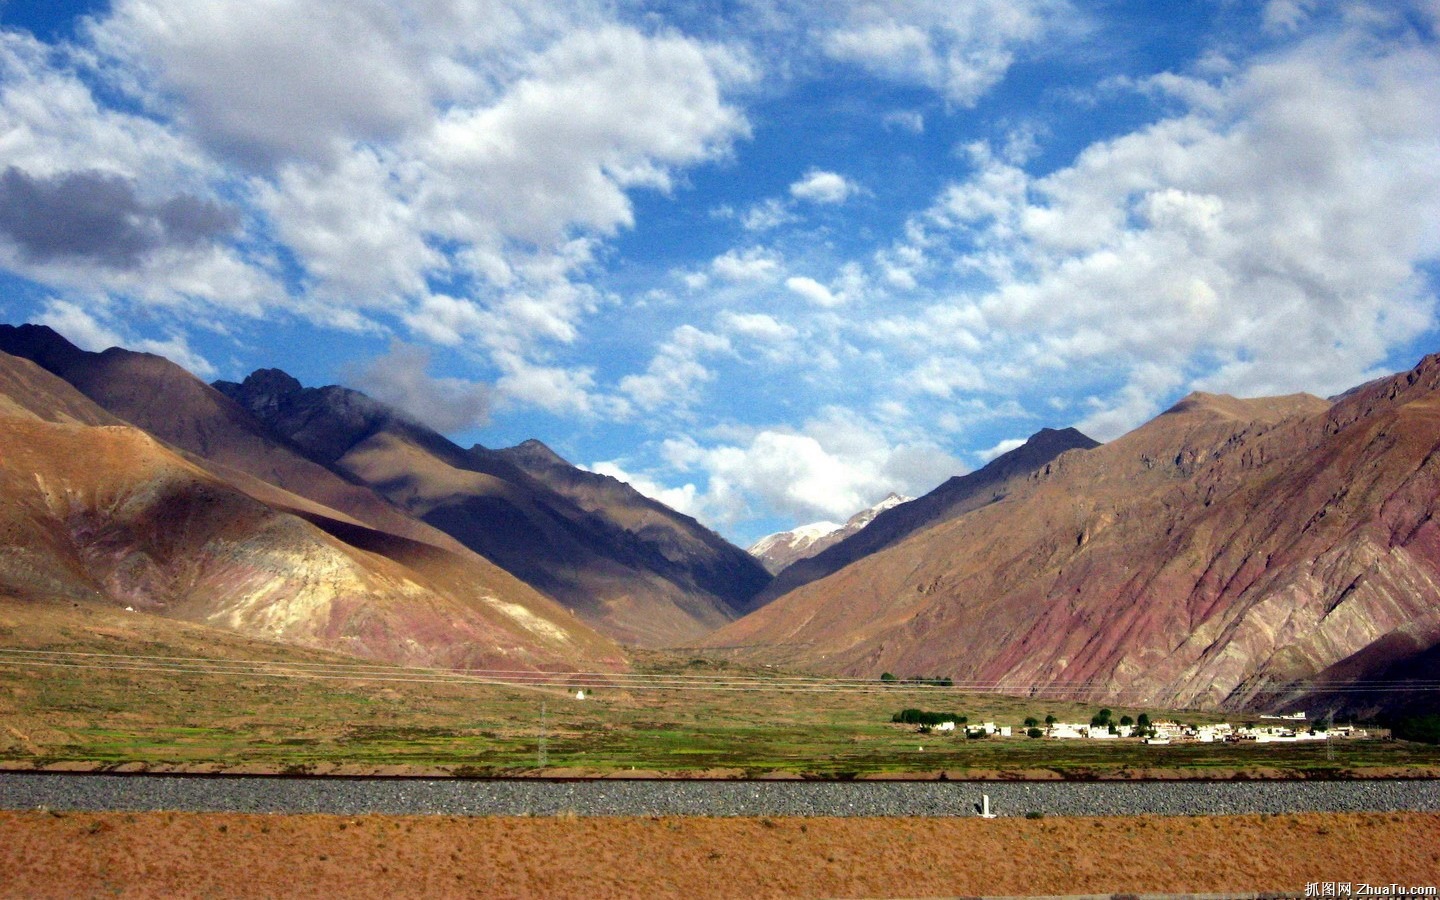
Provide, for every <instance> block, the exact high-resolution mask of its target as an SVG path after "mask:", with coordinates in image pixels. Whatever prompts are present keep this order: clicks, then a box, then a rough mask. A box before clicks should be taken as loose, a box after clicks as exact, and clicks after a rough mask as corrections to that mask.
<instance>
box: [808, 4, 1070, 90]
mask: <svg viewBox="0 0 1440 900" xmlns="http://www.w3.org/2000/svg"><path fill="white" fill-rule="evenodd" d="M849 10H850V11H849V14H848V16H847V17H846V20H845V21H843V22H842V23H840V24H838V25H836V26H835V27H834V28H832V29H831V30H830V31H828V33H826V34H825V36H824V38H823V45H824V48H825V52H826V53H828V54H829V55H830V56H832V57H834V58H835V59H838V60H842V61H845V62H850V63H854V64H856V65H859V66H862V67H864V68H865V69H868V70H869V71H871V72H873V73H875V74H877V75H880V76H882V77H886V78H890V79H893V80H895V81H899V82H902V83H907V84H918V85H923V86H925V87H929V88H932V89H934V90H936V91H938V92H940V93H941V94H942V95H943V96H945V98H946V99H947V100H949V101H950V102H952V103H955V104H958V105H960V106H973V105H974V104H975V102H976V101H977V100H979V98H980V97H981V96H982V95H983V94H984V93H985V92H986V91H988V90H990V89H991V88H992V87H994V86H995V84H997V83H998V82H999V81H1000V79H1001V78H1002V77H1004V75H1005V73H1006V72H1007V71H1008V70H1009V68H1010V66H1011V65H1012V64H1013V63H1014V61H1015V53H1016V51H1017V50H1018V49H1019V48H1022V47H1025V46H1029V45H1032V44H1034V43H1035V42H1037V41H1039V40H1040V39H1041V38H1043V37H1044V36H1046V35H1047V34H1051V33H1053V32H1054V31H1056V30H1058V29H1061V28H1063V27H1065V23H1066V22H1067V20H1068V19H1069V18H1070V17H1071V16H1072V15H1073V14H1072V13H1071V12H1070V7H1069V4H1068V3H1065V2H1063V0H1023V2H1016V0H971V2H966V3H951V2H945V0H901V2H888V3H878V2H877V3H865V2H862V3H856V4H854V5H853V6H851V7H850V8H849Z"/></svg>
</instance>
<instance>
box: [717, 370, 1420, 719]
mask: <svg viewBox="0 0 1440 900" xmlns="http://www.w3.org/2000/svg"><path fill="white" fill-rule="evenodd" d="M1437 451H1440V357H1434V356H1432V357H1427V358H1426V359H1425V360H1423V361H1422V362H1421V363H1420V364H1419V365H1418V366H1416V368H1415V369H1414V370H1412V371H1410V372H1406V373H1402V374H1400V375H1397V376H1394V377H1392V378H1387V379H1382V380H1380V381H1378V382H1373V383H1371V384H1368V385H1366V386H1363V387H1362V388H1360V389H1357V390H1356V391H1353V392H1351V393H1349V394H1347V395H1345V396H1343V397H1341V398H1339V399H1338V400H1337V401H1336V402H1335V403H1334V404H1331V403H1329V402H1327V401H1324V400H1320V399H1319V398H1315V397H1311V396H1306V395H1297V396H1292V397H1280V398H1269V399H1264V400H1236V399H1234V398H1231V397H1223V396H1213V395H1205V394H1194V395H1191V396H1189V397H1187V398H1185V399H1184V400H1183V401H1181V402H1180V403H1178V404H1177V405H1176V406H1175V407H1173V408H1172V409H1171V410H1169V411H1167V412H1166V413H1165V414H1163V415H1161V416H1159V417H1157V418H1156V419H1154V420H1152V421H1151V422H1149V423H1147V424H1146V425H1144V426H1142V427H1140V428H1138V429H1136V430H1135V431H1133V432H1131V433H1129V434H1127V435H1125V436H1124V437H1122V438H1120V439H1118V440H1116V441H1114V442H1112V443H1110V444H1107V445H1105V446H1103V447H1099V448H1096V449H1093V450H1088V451H1086V452H1083V453H1066V454H1063V455H1061V456H1059V457H1057V458H1056V459H1054V461H1053V462H1051V463H1050V464H1048V465H1046V466H1044V467H1043V468H1042V469H1041V470H1039V471H1037V472H1035V473H1033V474H1032V475H1030V476H1029V477H1026V478H1024V479H1022V480H1020V481H1019V482H1012V483H1011V485H1010V487H1009V488H1008V490H1007V493H1006V495H1005V496H1004V497H1001V498H997V499H994V501H993V502H990V503H988V504H986V505H983V506H980V507H978V508H975V509H971V510H970V511H968V512H965V513H963V514H961V515H959V516H957V517H954V518H951V519H949V520H947V521H943V522H941V523H940V524H938V525H934V526H932V527H930V528H927V529H924V530H921V531H918V532H915V533H913V534H911V535H910V536H909V537H908V538H906V539H904V540H901V541H899V542H897V543H895V544H893V545H891V546H888V547H886V548H884V549H882V550H880V551H879V552H876V553H874V554H872V555H870V556H867V557H865V558H863V559H860V560H858V561H857V562H855V563H854V564H852V565H849V566H847V567H844V568H840V569H838V570H837V571H835V572H833V574H830V575H829V576H828V577H825V578H823V579H822V580H819V581H815V582H813V583H810V584H806V585H804V586H802V587H800V588H798V589H796V590H794V591H792V592H790V593H788V594H787V595H785V596H783V597H781V598H780V599H779V600H777V601H775V602H774V603H771V604H770V605H768V606H766V607H764V608H763V609H760V610H759V611H757V612H755V613H753V614H751V615H750V616H748V617H746V618H745V619H742V620H740V621H739V622H736V623H734V624H732V625H730V626H728V627H727V628H725V629H723V630H721V631H720V632H718V633H717V634H715V635H712V636H711V637H710V638H709V639H708V643H709V644H711V645H713V646H727V647H732V648H748V649H746V650H744V652H749V653H752V654H757V655H763V656H765V658H767V659H771V660H776V659H783V660H784V661H786V662H788V663H791V664H796V665H805V666H809V667H813V668H816V669H820V670H824V671H831V672H837V673H845V674H849V675H862V676H878V675H879V674H880V673H881V672H882V671H887V670H888V671H891V672H895V673H896V674H903V675H909V674H912V673H918V674H935V673H939V674H944V675H948V676H951V677H953V678H955V679H956V680H957V682H963V681H970V682H976V683H980V684H984V685H992V686H997V687H999V688H1001V689H1004V690H1006V691H1007V692H1011V693H1029V692H1037V693H1040V694H1042V695H1043V694H1044V693H1045V692H1047V691H1049V692H1063V693H1066V694H1067V695H1079V696H1083V697H1086V698H1089V699H1094V700H1113V701H1116V702H1119V701H1122V700H1123V701H1125V702H1132V703H1144V704H1154V705H1157V706H1206V707H1217V706H1218V707H1246V706H1262V707H1263V706H1270V707H1281V706H1287V705H1295V704H1302V703H1305V702H1307V701H1306V699H1305V698H1306V697H1309V698H1311V699H1310V700H1309V701H1308V702H1309V703H1310V704H1311V705H1312V706H1316V705H1317V704H1323V705H1326V708H1327V709H1328V708H1344V707H1346V706H1350V707H1352V708H1354V709H1357V710H1358V711H1362V712H1363V711H1366V709H1365V707H1366V705H1367V704H1368V707H1369V709H1370V710H1371V711H1373V709H1375V708H1380V707H1386V706H1393V705H1395V704H1396V703H1398V702H1401V700H1402V699H1403V698H1400V697H1399V696H1397V695H1396V694H1395V693H1385V692H1381V693H1379V694H1374V693H1372V695H1370V696H1369V698H1368V699H1366V700H1364V701H1361V700H1357V699H1355V698H1356V697H1359V696H1360V695H1355V694H1351V693H1349V692H1348V690H1333V689H1329V690H1328V693H1327V691H1324V690H1320V689H1318V688H1316V687H1315V686H1314V685H1313V683H1314V682H1315V681H1317V680H1318V681H1329V680H1331V679H1340V680H1344V681H1347V682H1348V681H1353V680H1356V679H1361V680H1364V679H1373V678H1375V677H1377V676H1379V675H1383V674H1385V673H1387V672H1389V673H1397V672H1400V673H1408V675H1409V677H1417V676H1416V673H1427V672H1428V673H1429V675H1428V677H1431V678H1433V677H1435V671H1436V669H1435V660H1436V658H1437V653H1436V650H1435V648H1436V646H1437V643H1440V525H1437V524H1436V521H1435V516H1436V512H1437V507H1440V453H1437ZM903 508H904V507H901V509H903ZM877 524H878V520H877ZM873 527H874V526H872V528H873ZM868 531H869V529H867V532H868ZM865 533H866V532H861V534H862V535H863V534H865ZM761 648H763V649H761ZM1316 708H1318V707H1316Z"/></svg>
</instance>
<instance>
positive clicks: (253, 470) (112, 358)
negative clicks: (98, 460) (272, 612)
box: [0, 325, 463, 550]
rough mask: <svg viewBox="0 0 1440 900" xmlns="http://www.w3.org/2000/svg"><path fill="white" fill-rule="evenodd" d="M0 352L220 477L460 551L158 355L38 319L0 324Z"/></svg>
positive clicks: (446, 537) (440, 534) (438, 533)
mask: <svg viewBox="0 0 1440 900" xmlns="http://www.w3.org/2000/svg"><path fill="white" fill-rule="evenodd" d="M0 352H5V353H9V354H11V355H14V356H18V357H22V358H25V359H29V360H31V361H33V362H35V363H37V364H38V365H40V366H41V367H42V368H44V369H46V370H47V371H49V372H51V373H53V374H55V375H57V376H59V377H60V378H62V379H64V380H65V381H67V382H69V384H70V385H71V386H73V387H74V388H75V389H77V390H79V391H80V393H82V394H84V395H85V396H86V397H87V398H89V399H90V400H92V401H94V403H95V404H97V405H99V406H100V407H102V408H103V409H105V410H106V411H107V412H109V413H111V414H112V415H114V416H116V417H118V418H119V419H120V420H123V421H125V422H128V423H130V424H132V425H136V426H138V427H140V428H143V429H144V430H145V431H147V432H149V433H150V434H152V435H154V436H155V437H157V438H159V439H160V440H162V441H164V442H165V443H167V444H169V445H171V446H172V447H176V448H179V449H181V450H185V451H188V452H190V453H193V454H195V455H196V456H198V457H200V458H202V459H204V460H205V461H206V462H207V463H208V464H209V465H210V467H211V468H212V469H214V470H216V471H218V472H220V473H221V474H222V477H229V478H232V479H233V478H234V477H235V476H236V474H237V473H244V474H247V475H250V476H253V477H254V478H256V479H259V480H260V481H262V482H265V483H268V484H272V485H275V486H277V487H280V488H283V489H285V490H286V491H289V492H291V493H293V494H296V495H299V496H301V497H304V498H307V499H309V500H312V501H314V502H316V503H319V504H321V505H322V506H325V507H328V508H329V509H332V510H336V511H338V512H342V513H344V514H345V517H347V518H349V519H351V520H352V521H358V522H360V523H363V524H365V525H368V526H370V527H373V528H376V529H378V530H381V531H386V532H389V533H391V534H396V535H400V536H403V537H408V538H411V539H413V540H418V541H424V542H426V543H430V544H434V545H436V546H438V547H444V548H446V549H450V550H461V549H463V547H462V545H461V544H460V543H459V542H458V541H456V540H455V539H454V538H452V537H450V536H449V535H447V534H445V533H444V532H442V531H440V530H439V529H437V528H434V527H431V526H429V525H426V524H425V523H424V522H421V521H419V520H417V519H415V518H414V517H412V516H410V515H408V514H406V513H405V512H403V511H402V510H400V509H399V508H398V507H396V506H395V505H394V504H392V503H390V502H389V501H387V500H385V499H384V498H382V497H380V496H379V495H377V494H376V493H375V492H374V491H371V490H370V489H368V488H366V487H364V486H361V485H358V484H355V483H353V481H351V480H347V479H345V478H343V477H341V476H339V475H337V474H336V473H334V472H332V471H330V470H329V469H327V468H325V467H324V466H322V465H319V464H318V463H316V462H313V461H312V460H310V459H307V458H306V457H305V456H304V455H303V454H302V453H301V452H300V451H299V450H298V449H297V448H295V447H294V446H293V445H290V444H289V443H288V442H286V441H285V440H284V439H283V438H282V437H280V436H279V435H277V434H275V433H274V432H272V431H271V430H270V429H269V428H268V427H266V426H265V425H264V423H262V422H260V421H259V420H257V419H256V418H255V417H254V416H253V415H251V414H250V412H249V411H247V410H245V409H243V408H241V407H240V406H239V405H237V404H236V403H235V402H234V401H232V400H230V399H229V398H228V397H225V396H224V395H223V394H221V393H220V392H219V391H217V390H215V389H214V388H212V387H210V386H209V385H207V384H205V383H204V382H203V381H201V380H200V379H198V378H196V377H195V376H194V375H191V374H190V373H189V372H187V371H186V370H184V369H182V368H181V367H180V366H177V365H175V364H174V363H172V362H170V361H169V360H167V359H165V358H163V357H160V356H155V355H153V354H149V353H135V352H133V351H130V350H123V349H121V348H119V347H112V348H110V349H109V350H106V351H105V352H103V353H90V352H87V351H85V350H81V349H80V348H79V347H76V346H75V345H74V344H72V343H70V342H69V341H68V340H66V339H65V338H64V337H62V336H61V335H59V334H57V333H56V332H55V331H53V330H51V329H50V328H47V327H45V326H43V325H21V326H19V327H15V326H11V325H0Z"/></svg>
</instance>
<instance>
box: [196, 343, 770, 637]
mask: <svg viewBox="0 0 1440 900" xmlns="http://www.w3.org/2000/svg"><path fill="white" fill-rule="evenodd" d="M216 387H217V388H218V389H219V390H220V391H222V392H224V393H225V394H226V395H227V396H229V397H231V398H232V399H234V400H235V401H237V402H238V403H240V404H241V405H243V406H244V407H245V408H246V409H247V410H249V411H250V412H252V413H254V415H255V416H257V417H258V418H260V419H261V420H262V421H264V422H265V423H266V425H267V426H268V427H269V428H271V429H272V430H274V431H276V432H277V433H279V434H281V435H283V436H284V437H285V438H286V440H288V441H290V442H291V443H292V444H293V445H294V446H296V447H298V448H300V449H301V451H302V452H304V453H305V454H306V455H307V456H308V457H309V458H310V459H311V460H313V461H315V462H317V463H319V464H321V465H324V466H327V467H329V468H331V469H332V470H334V471H336V472H338V473H341V474H343V475H344V476H345V477H347V478H352V479H354V480H356V481H358V482H360V483H363V484H366V485H370V486H372V487H373V488H374V489H375V490H377V491H378V492H380V493H381V494H383V495H384V496H386V497H387V498H389V499H390V500H391V501H393V502H394V503H396V504H397V505H399V506H400V507H402V508H403V509H405V510H407V511H408V512H409V513H411V514H412V515H414V516H416V517H417V518H420V519H422V520H423V521H425V522H426V523H428V524H430V525H432V526H434V527H436V528H439V529H441V530H442V531H445V532H446V533H448V534H450V535H451V536H453V537H454V538H455V539H457V540H459V541H460V542H461V543H463V544H464V545H465V546H467V547H469V548H471V549H473V550H475V551H476V552H478V553H480V554H482V555H483V556H485V557H486V558H487V559H490V560H492V561H493V562H495V563H496V564H498V565H500V566H501V567H503V568H504V569H506V570H507V571H509V572H511V573H513V574H514V575H516V576H517V577H519V578H521V579H523V580H524V581H526V582H527V583H529V584H531V585H532V586H534V587H535V588H536V589H538V590H540V591H542V592H544V593H546V594H548V595H549V596H551V597H554V598H555V599H557V600H558V601H560V602H561V603H563V604H565V605H566V606H568V607H570V608H571V609H573V610H574V611H575V612H576V614H578V615H579V616H581V617H582V618H584V619H585V620H587V621H589V622H590V623H592V624H593V625H595V626H596V627H597V628H599V629H600V630H601V631H603V632H605V633H606V634H610V635H612V636H614V637H616V638H617V639H619V640H622V641H625V642H628V643H635V644H644V645H660V644H667V643H674V642H679V641H687V640H691V639H694V638H696V637H698V636H699V635H701V634H703V633H705V632H707V631H710V630H712V629H714V628H716V627H719V626H720V625H723V624H724V623H725V622H727V621H729V620H731V619H732V618H734V616H735V615H736V611H737V608H738V606H739V604H740V602H741V601H742V599H743V598H744V597H747V596H749V595H750V594H752V593H754V591H756V590H758V589H759V588H760V587H762V586H763V585H764V584H765V582H766V581H767V580H768V575H766V573H765V572H764V571H763V570H762V569H760V567H759V566H758V564H755V563H754V562H753V561H751V560H749V559H748V558H744V553H743V551H741V550H739V549H738V548H734V547H731V546H730V545H728V544H726V543H724V542H723V541H721V540H720V539H719V538H716V537H715V536H714V535H710V534H709V533H708V532H705V531H704V530H703V529H701V528H700V527H699V526H698V525H697V524H695V523H694V522H691V521H689V520H685V519H684V518H683V517H681V516H678V515H677V514H676V513H674V512H672V511H670V510H667V509H665V508H664V507H661V506H660V505H659V504H654V503H652V502H650V501H646V500H645V499H644V498H643V497H640V495H639V494H637V493H635V492H634V491H632V490H631V489H629V488H628V487H625V486H623V485H620V484H619V483H618V482H615V483H610V482H608V481H606V480H603V479H602V477H601V476H589V474H588V473H581V472H579V470H576V469H574V467H572V466H570V465H569V464H568V463H565V462H564V461H563V460H561V459H560V458H559V457H553V454H549V456H551V457H553V458H546V457H547V454H548V451H545V452H540V451H539V450H538V449H537V448H536V447H534V446H530V447H526V445H522V446H521V448H515V449H513V450H512V451H493V450H487V449H486V448H483V447H475V448H472V449H470V450H465V449H463V448H461V447H459V446H458V445H456V444H454V443H452V442H451V441H449V440H448V439H446V438H445V437H443V436H441V435H439V434H436V433H435V432H433V431H431V430H430V429H428V428H425V427H424V426H422V425H419V424H417V423H415V422H413V421H411V420H409V419H407V418H405V417H404V416H403V414H401V413H399V412H397V411H395V410H392V409H390V408H388V407H386V406H384V405H383V404H380V403H378V402H376V401H374V400H372V399H371V398H369V397H367V396H365V395H364V394H361V393H359V392H357V391H353V390H349V389H347V388H342V387H337V386H329V387H323V388H306V387H302V386H301V385H300V383H299V382H298V381H296V380H295V379H294V378H292V377H291V376H289V375H287V374H285V373H284V372H280V371H278V370H274V369H262V370H260V371H257V372H255V373H253V374H252V375H251V376H250V377H248V378H247V379H246V380H245V382H244V383H243V384H236V383H234V382H217V383H216ZM532 469H533V470H534V471H533V472H532V471H531V470H532Z"/></svg>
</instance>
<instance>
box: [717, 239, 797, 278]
mask: <svg viewBox="0 0 1440 900" xmlns="http://www.w3.org/2000/svg"><path fill="white" fill-rule="evenodd" d="M780 268H781V265H780V258H779V257H778V256H776V255H775V253H774V252H772V251H770V250H767V249H765V248H763V247H747V248H746V249H744V250H729V251H726V252H725V253H723V254H721V255H720V256H717V257H715V259H713V260H711V262H710V270H711V271H712V272H714V273H715V274H716V275H717V276H719V277H720V278H723V279H724V280H726V281H769V280H770V279H772V278H774V277H775V276H777V275H779V274H780Z"/></svg>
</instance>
